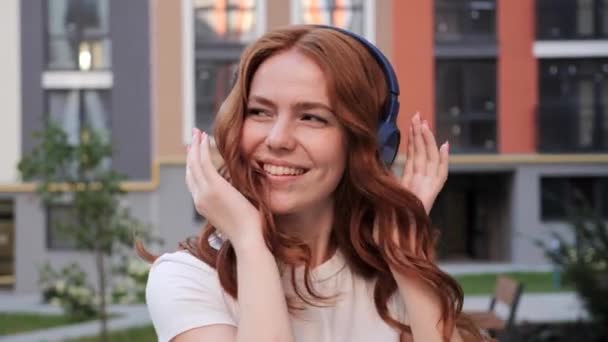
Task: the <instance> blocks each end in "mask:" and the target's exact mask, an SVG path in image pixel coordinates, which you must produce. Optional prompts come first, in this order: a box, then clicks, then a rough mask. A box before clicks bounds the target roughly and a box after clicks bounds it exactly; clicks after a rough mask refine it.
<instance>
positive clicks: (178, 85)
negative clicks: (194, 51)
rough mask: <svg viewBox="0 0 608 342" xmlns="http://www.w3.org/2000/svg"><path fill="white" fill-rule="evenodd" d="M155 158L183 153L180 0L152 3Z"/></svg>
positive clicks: (161, 0)
mask: <svg viewBox="0 0 608 342" xmlns="http://www.w3.org/2000/svg"><path fill="white" fill-rule="evenodd" d="M152 6H153V8H152V15H153V17H152V22H153V28H152V29H153V33H152V56H153V57H152V58H153V64H152V66H153V68H152V70H153V71H152V72H153V75H152V80H153V81H152V94H153V100H152V101H153V107H152V108H153V109H152V110H153V112H154V114H153V115H154V118H155V125H154V127H155V134H154V137H155V138H154V139H155V151H156V155H155V158H159V157H166V156H175V155H183V154H184V147H183V143H182V123H183V117H182V115H183V114H182V113H183V112H184V111H183V110H182V98H183V89H182V88H183V87H182V84H183V81H182V74H183V73H182V44H181V42H182V12H181V1H165V0H155V1H153V2H152Z"/></svg>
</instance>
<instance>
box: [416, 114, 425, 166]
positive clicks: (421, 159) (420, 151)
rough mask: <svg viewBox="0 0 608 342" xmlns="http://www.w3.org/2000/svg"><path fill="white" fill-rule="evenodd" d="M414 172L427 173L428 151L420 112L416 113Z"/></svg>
mask: <svg viewBox="0 0 608 342" xmlns="http://www.w3.org/2000/svg"><path fill="white" fill-rule="evenodd" d="M414 173H421V174H425V173H426V151H425V146H424V140H423V138H422V125H421V124H420V114H418V113H416V115H414Z"/></svg>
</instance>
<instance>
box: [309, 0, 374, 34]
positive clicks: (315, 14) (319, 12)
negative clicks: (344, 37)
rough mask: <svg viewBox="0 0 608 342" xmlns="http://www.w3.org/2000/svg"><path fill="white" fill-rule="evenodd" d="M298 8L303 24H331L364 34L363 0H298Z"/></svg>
mask: <svg viewBox="0 0 608 342" xmlns="http://www.w3.org/2000/svg"><path fill="white" fill-rule="evenodd" d="M299 9H300V21H301V22H302V23H304V24H321V25H331V26H336V27H340V28H344V29H348V30H350V31H353V32H355V33H358V34H361V35H364V34H365V23H364V12H363V0H342V1H333V0H329V1H320V2H312V1H306V0H299Z"/></svg>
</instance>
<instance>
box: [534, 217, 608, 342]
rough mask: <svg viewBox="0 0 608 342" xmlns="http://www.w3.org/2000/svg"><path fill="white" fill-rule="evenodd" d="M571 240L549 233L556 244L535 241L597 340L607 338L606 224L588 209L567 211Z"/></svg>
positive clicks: (607, 255) (607, 270)
mask: <svg viewBox="0 0 608 342" xmlns="http://www.w3.org/2000/svg"><path fill="white" fill-rule="evenodd" d="M568 212H569V217H570V222H571V224H570V225H569V227H570V228H571V230H572V232H573V234H574V239H570V240H571V241H570V240H568V239H566V238H564V237H563V236H562V235H561V234H558V233H555V232H554V233H553V238H554V239H555V241H558V242H559V243H557V245H553V246H552V245H551V244H550V243H546V242H543V241H537V244H538V245H540V246H541V247H542V248H543V249H544V251H545V253H546V255H547V257H548V258H549V259H550V260H551V261H552V262H553V263H554V264H555V265H556V266H557V267H558V268H559V270H560V271H561V272H562V274H563V276H564V280H565V281H566V282H569V283H571V284H573V285H574V288H575V289H576V292H577V293H578V295H579V297H580V298H581V300H582V301H583V304H584V306H585V308H586V309H587V311H588V312H589V314H590V316H591V318H592V320H593V322H594V324H595V326H596V329H594V330H593V331H594V333H596V334H597V337H598V338H599V340H603V339H604V338H606V337H608V225H607V224H606V221H605V220H604V219H603V218H602V217H601V215H598V213H596V212H593V211H592V210H591V209H590V208H589V207H588V206H585V207H582V208H578V209H573V208H572V207H570V208H569V209H568Z"/></svg>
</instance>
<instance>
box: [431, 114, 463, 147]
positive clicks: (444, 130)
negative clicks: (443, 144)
mask: <svg viewBox="0 0 608 342" xmlns="http://www.w3.org/2000/svg"><path fill="white" fill-rule="evenodd" d="M463 126H464V125H463V124H462V123H459V122H453V121H447V120H437V138H438V139H439V141H446V140H447V141H449V142H450V149H451V150H456V151H458V150H462V149H466V148H467V147H468V144H467V141H466V139H464V135H463V133H464V132H463Z"/></svg>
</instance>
